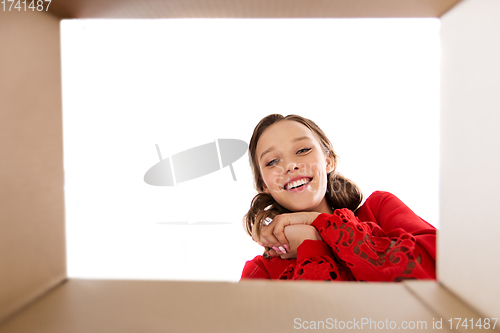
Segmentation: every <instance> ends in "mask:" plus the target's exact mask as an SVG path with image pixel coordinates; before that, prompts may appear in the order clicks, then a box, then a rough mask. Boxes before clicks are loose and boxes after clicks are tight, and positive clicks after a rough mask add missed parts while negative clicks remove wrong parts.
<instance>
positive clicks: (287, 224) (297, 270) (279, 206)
mask: <svg viewBox="0 0 500 333" xmlns="http://www.w3.org/2000/svg"><path fill="white" fill-rule="evenodd" d="M249 156H250V163H251V165H252V169H253V174H254V181H255V187H256V189H257V191H258V194H257V195H256V196H255V197H254V199H253V200H252V204H251V207H250V210H249V212H248V213H247V214H246V216H245V226H246V231H247V233H248V234H249V235H250V236H252V238H253V240H254V241H256V242H257V243H259V244H260V245H262V246H264V247H266V251H265V252H264V255H262V256H256V257H255V258H254V259H253V260H250V261H247V262H246V264H245V267H244V269H243V273H242V275H241V279H251V278H254V279H255V278H260V279H283V280H327V281H395V282H396V281H401V280H404V279H435V278H436V272H435V260H436V229H435V228H434V227H433V226H432V225H430V224H429V223H427V222H426V221H424V220H423V219H421V218H420V217H418V216H417V215H416V214H415V213H413V211H412V210H411V209H410V208H408V207H407V206H406V205H405V204H404V203H403V202H402V201H401V200H399V199H398V198H397V197H396V196H394V195H393V194H391V193H388V192H381V191H377V192H374V193H373V194H372V195H370V196H369V197H368V198H367V199H366V201H365V203H364V204H363V205H362V206H361V207H359V205H360V203H361V202H362V199H363V197H362V194H361V191H360V189H359V188H358V187H357V186H356V184H354V183H353V182H352V181H351V180H349V179H347V178H345V177H343V176H342V175H341V174H339V173H338V172H337V170H336V168H337V162H338V157H337V155H336V154H335V152H334V150H333V147H332V145H331V143H330V141H329V140H328V138H327V137H326V136H325V134H324V133H323V131H322V130H321V129H320V128H319V127H318V126H317V125H316V124H315V123H314V122H313V121H311V120H309V119H306V118H303V117H300V116H297V115H289V116H286V117H283V116H282V115H279V114H272V115H269V116H267V117H265V118H264V119H262V120H261V121H260V122H259V124H258V125H257V127H256V128H255V129H254V132H253V135H252V138H251V140H250V144H249Z"/></svg>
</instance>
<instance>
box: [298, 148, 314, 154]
mask: <svg viewBox="0 0 500 333" xmlns="http://www.w3.org/2000/svg"><path fill="white" fill-rule="evenodd" d="M309 150H311V148H303V149H301V150H299V151H298V152H297V154H303V153H307V152H308V151H309Z"/></svg>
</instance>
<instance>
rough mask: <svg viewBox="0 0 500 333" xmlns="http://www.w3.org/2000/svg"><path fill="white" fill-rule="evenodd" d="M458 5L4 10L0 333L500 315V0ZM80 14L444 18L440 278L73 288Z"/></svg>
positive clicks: (433, 1) (85, 283) (82, 4)
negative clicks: (69, 30)
mask: <svg viewBox="0 0 500 333" xmlns="http://www.w3.org/2000/svg"><path fill="white" fill-rule="evenodd" d="M457 3H458V1H457V0H441V1H438V0H404V1H403V0H380V1H373V0H370V1H368V0H349V1H348V0H332V1H314V3H312V2H310V1H302V0H287V1H278V0H277V1H274V2H272V3H271V2H269V1H263V0H255V1H246V0H245V1H243V0H238V1H217V0H206V1H201V0H191V1H179V0H178V1H169V2H159V1H153V0H148V1H144V2H133V1H130V0H124V1H117V0H116V1H115V0H106V1H92V0H84V1H77V0H67V1H54V3H53V4H52V8H51V10H50V11H49V12H15V11H14V12H7V11H0V41H1V44H0V73H1V76H0V94H1V95H0V96H1V98H0V116H1V119H0V154H1V156H0V160H1V161H2V164H1V166H0V180H1V184H2V186H0V203H1V205H2V206H1V209H0V228H1V229H0V230H1V233H0V253H2V255H1V256H0V332H1V333H5V332H35V331H36V332H87V331H89V332H94V331H106V332H109V331H121V332H129V331H130V332H136V331H144V332H156V331H158V332H160V331H161V332H164V331H166V330H167V329H168V330H170V331H176V332H183V331H204V330H211V331H221V332H225V331H227V332H234V331H248V332H253V331H256V330H264V331H271V330H272V331H283V330H287V331H288V330H292V329H295V328H297V325H300V326H301V328H305V327H304V325H308V327H309V328H312V326H310V325H312V324H313V323H319V322H320V321H324V325H327V324H328V323H329V322H328V321H327V319H329V318H330V319H331V320H335V319H336V320H337V321H338V322H340V321H344V322H345V323H347V322H348V321H353V320H359V321H360V322H359V323H358V325H359V324H360V323H361V320H362V318H366V319H371V320H372V321H376V322H382V321H383V322H385V321H386V320H388V321H394V322H395V323H397V325H400V324H401V323H402V322H403V321H414V322H417V321H425V322H426V323H427V325H428V327H427V331H431V330H432V329H433V327H432V324H433V322H434V321H435V320H439V319H441V318H442V320H443V327H442V329H441V331H443V330H446V329H447V326H445V323H444V321H446V320H447V319H449V318H452V317H461V318H475V319H478V318H479V317H480V316H483V317H489V318H492V317H493V318H494V317H496V318H498V317H500V302H498V299H500V288H499V287H498V285H497V283H496V277H497V276H500V265H496V263H498V258H500V246H499V245H498V244H499V242H498V237H497V236H495V235H498V234H499V233H500V224H499V223H497V222H498V219H499V216H498V213H497V212H496V209H495V207H496V202H495V201H496V200H495V198H496V189H498V188H500V177H499V176H498V172H497V170H499V169H500V160H499V158H498V157H496V155H495V154H492V153H491V152H496V151H499V148H500V147H498V146H499V142H500V140H499V138H498V136H499V134H498V131H497V129H496V128H495V124H496V123H498V121H499V116H498V112H496V111H498V109H499V108H500V100H499V99H498V97H497V95H498V90H499V89H498V88H500V87H499V83H498V80H496V81H495V78H498V77H500V64H499V63H498V61H497V60H498V59H500V48H499V46H498V43H496V42H495V41H497V40H499V34H500V33H499V32H500V23H499V22H500V2H498V1H496V0H467V1H462V2H460V3H458V4H457ZM452 7H453V8H452ZM450 8H451V9H450ZM448 10H449V11H448ZM445 12H446V14H444V13H445ZM76 17H80V18H82V17H88V18H92V17H107V18H130V17H137V18H148V17H440V18H441V27H442V35H441V36H442V45H443V55H442V64H443V65H442V93H441V100H442V110H441V132H442V135H441V156H442V157H441V180H440V181H441V183H440V186H441V194H440V205H441V208H440V209H441V213H440V219H441V226H442V227H441V230H440V231H439V235H438V236H439V238H438V278H439V282H434V281H405V282H403V283H394V284H390V283H324V282H313V281H311V282H300V283H294V282H286V281H279V282H278V281H244V282H240V283H228V282H181V281H127V280H84V279H68V278H67V275H66V254H65V248H66V244H65V226H64V192H63V184H64V173H63V157H62V151H63V150H62V145H63V142H62V105H61V104H62V103H61V65H60V44H59V43H60V36H59V34H60V30H59V29H60V28H59V24H60V19H61V18H76ZM472 111H473V112H472ZM477 163H481V164H480V166H481V170H478V169H477ZM457 165H460V168H458V167H457ZM474 166H476V168H475V167H474ZM464 180H467V181H466V182H465V183H464ZM460 184H462V185H464V184H466V185H467V188H466V189H464V187H463V186H462V187H460V186H459V185H460ZM471 223H473V224H474V227H473V228H472V227H471ZM486 231H487V232H486ZM296 318H298V320H297V319H296ZM306 321H307V322H308V324H305V322H306ZM331 323H333V324H334V322H333V321H332V322H331ZM353 323H354V322H353ZM499 326H500V325H497V329H498V328H499ZM326 328H328V327H326ZM354 328H356V327H354ZM437 329H438V328H436V330H437ZM360 330H361V331H363V329H362V328H360ZM368 330H369V329H367V328H366V326H365V328H364V331H368ZM464 330H466V329H464Z"/></svg>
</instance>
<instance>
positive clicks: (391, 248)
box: [318, 209, 435, 282]
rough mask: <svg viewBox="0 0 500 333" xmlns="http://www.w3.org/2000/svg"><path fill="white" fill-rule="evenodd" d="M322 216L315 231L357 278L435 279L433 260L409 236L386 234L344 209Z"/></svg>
mask: <svg viewBox="0 0 500 333" xmlns="http://www.w3.org/2000/svg"><path fill="white" fill-rule="evenodd" d="M325 216H326V217H325ZM325 216H323V217H322V218H326V223H324V224H322V226H321V227H320V228H319V229H318V231H319V233H320V235H321V237H323V240H324V241H325V242H326V243H327V244H328V245H329V246H330V247H331V248H332V250H333V252H334V254H336V255H338V257H339V258H340V259H341V260H342V261H344V262H345V263H346V264H347V267H348V268H349V269H350V270H351V272H352V274H353V275H354V278H355V279H356V280H357V281H393V282H399V281H401V280H404V279H435V267H434V266H435V264H434V261H433V260H432V258H431V257H430V256H429V254H427V253H426V252H425V251H422V250H421V249H420V248H419V246H418V244H417V243H416V239H415V237H414V236H413V235H411V234H409V233H401V234H400V235H399V236H398V237H392V238H391V237H388V236H387V235H386V234H385V232H384V231H383V230H382V229H381V228H380V227H379V226H378V225H377V224H376V223H373V222H361V221H360V220H359V219H358V218H357V217H356V216H355V215H354V213H353V212H352V211H350V210H348V209H337V210H335V211H334V214H333V215H328V214H325Z"/></svg>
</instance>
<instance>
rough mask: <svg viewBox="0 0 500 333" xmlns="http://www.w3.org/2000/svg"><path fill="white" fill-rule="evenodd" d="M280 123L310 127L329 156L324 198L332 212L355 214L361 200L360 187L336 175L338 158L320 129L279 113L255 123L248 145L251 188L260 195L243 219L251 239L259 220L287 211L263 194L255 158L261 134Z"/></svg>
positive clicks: (258, 226)
mask: <svg viewBox="0 0 500 333" xmlns="http://www.w3.org/2000/svg"><path fill="white" fill-rule="evenodd" d="M282 120H292V121H296V122H298V123H301V124H302V125H304V126H306V127H307V128H309V129H310V130H311V132H313V134H314V135H315V136H316V138H317V139H318V140H319V142H320V143H321V145H322V146H323V148H324V149H325V151H327V153H329V154H330V156H331V157H332V159H333V165H334V167H333V170H332V172H330V173H329V174H328V185H327V189H326V195H325V197H326V200H327V202H328V204H329V205H330V206H331V207H333V208H334V209H337V208H348V209H350V210H352V211H355V210H356V209H358V207H359V205H360V204H361V201H362V200H363V194H362V193H361V190H360V188H359V187H358V186H357V185H356V184H355V183H354V182H353V181H352V180H350V179H348V178H346V177H344V176H342V175H341V174H340V173H338V172H337V164H338V156H337V155H336V154H335V151H334V150H333V146H332V144H331V142H330V140H328V138H327V137H326V135H325V133H324V132H323V131H322V130H321V129H320V128H319V126H318V125H316V124H315V123H314V122H313V121H312V120H309V119H307V118H304V117H301V116H298V115H293V114H291V115H288V116H286V117H284V116H282V115H280V114H271V115H269V116H267V117H264V118H263V119H262V120H261V121H260V122H259V123H258V124H257V126H256V127H255V129H254V131H253V134H252V138H251V139H250V144H249V145H248V151H249V154H248V156H249V160H250V165H251V167H252V172H253V176H254V187H255V189H256V190H257V192H259V193H258V194H257V195H256V196H255V197H254V198H253V200H252V203H251V205H250V210H249V211H248V213H247V214H246V215H245V218H244V224H245V230H246V232H247V233H248V234H249V235H250V236H252V229H253V228H254V227H255V228H256V230H255V231H256V234H257V235H259V234H260V229H261V226H262V221H263V220H264V219H265V218H266V217H271V218H274V217H275V216H276V215H279V214H283V213H289V212H290V211H289V210H287V209H286V208H284V207H282V206H281V205H280V204H278V203H277V202H276V201H275V200H274V198H273V197H272V196H271V195H270V194H268V193H264V188H263V182H262V175H261V173H260V168H259V163H258V161H257V156H256V150H257V142H258V141H259V138H260V136H261V135H262V133H264V131H265V130H266V129H267V128H268V127H269V126H271V125H272V124H275V123H277V122H279V121H282Z"/></svg>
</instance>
